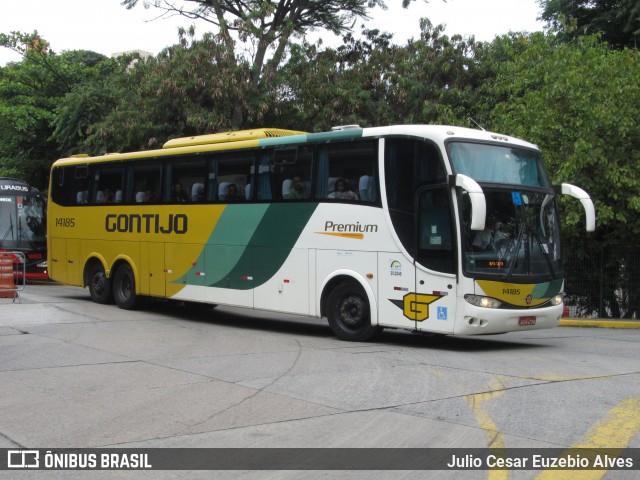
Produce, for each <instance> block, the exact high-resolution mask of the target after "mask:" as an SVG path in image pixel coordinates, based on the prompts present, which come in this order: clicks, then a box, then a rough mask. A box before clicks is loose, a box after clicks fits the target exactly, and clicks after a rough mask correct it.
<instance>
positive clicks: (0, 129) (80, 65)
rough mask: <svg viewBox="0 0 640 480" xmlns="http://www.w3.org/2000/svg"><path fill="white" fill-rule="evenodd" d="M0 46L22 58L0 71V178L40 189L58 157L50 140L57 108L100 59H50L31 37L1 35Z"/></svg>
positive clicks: (78, 54) (86, 55)
mask: <svg viewBox="0 0 640 480" xmlns="http://www.w3.org/2000/svg"><path fill="white" fill-rule="evenodd" d="M0 45H1V46H3V47H6V48H11V49H14V50H16V51H19V52H21V53H22V54H23V55H24V59H23V60H22V61H21V62H15V63H11V64H9V65H7V66H6V67H4V68H0V175H12V176H16V177H19V178H22V179H24V180H26V181H27V182H29V183H31V184H33V185H35V186H37V187H38V188H41V189H44V188H46V187H47V178H48V172H49V167H50V165H51V162H53V161H54V160H55V159H57V158H58V157H59V156H60V155H59V154H60V151H59V149H58V145H57V143H56V141H55V140H53V139H52V138H51V134H52V132H53V124H54V121H55V118H56V117H55V110H56V107H57V105H58V102H59V101H60V99H61V98H63V97H64V96H65V95H66V94H68V93H70V92H71V91H72V90H73V89H74V88H75V87H76V86H77V85H79V84H80V83H81V82H82V81H83V80H84V79H85V78H86V77H87V74H88V72H89V71H91V70H92V69H93V68H95V66H96V65H97V64H99V62H101V61H102V59H104V57H103V56H101V55H98V54H96V53H93V52H86V51H75V52H65V53H63V54H61V55H56V54H55V53H54V52H53V51H51V50H49V49H48V48H47V47H48V46H47V44H46V42H44V41H43V40H41V39H40V37H39V36H38V34H37V32H34V33H33V34H22V33H19V32H13V33H11V34H9V35H5V34H2V35H0Z"/></svg>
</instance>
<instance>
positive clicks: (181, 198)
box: [162, 157, 207, 203]
mask: <svg viewBox="0 0 640 480" xmlns="http://www.w3.org/2000/svg"><path fill="white" fill-rule="evenodd" d="M206 176H207V160H206V159H205V158H200V157H177V158H173V159H171V160H169V161H168V162H167V167H166V175H165V179H164V189H163V194H162V200H163V201H164V202H170V203H186V202H204V200H205V198H206V183H205V179H206Z"/></svg>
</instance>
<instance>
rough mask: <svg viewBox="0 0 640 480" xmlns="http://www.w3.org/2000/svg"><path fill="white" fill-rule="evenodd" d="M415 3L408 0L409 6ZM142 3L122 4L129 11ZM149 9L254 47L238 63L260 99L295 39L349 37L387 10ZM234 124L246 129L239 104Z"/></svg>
mask: <svg viewBox="0 0 640 480" xmlns="http://www.w3.org/2000/svg"><path fill="white" fill-rule="evenodd" d="M411 1H412V0H403V2H402V4H403V6H404V7H406V6H408V5H409V3H411ZM139 3H140V0H123V1H122V5H124V6H125V7H126V8H128V9H130V8H133V7H135V6H136V5H137V4H139ZM143 5H144V7H145V8H149V7H150V6H154V7H156V8H158V9H160V10H162V11H163V12H164V14H165V15H175V14H178V15H182V16H185V17H187V18H192V19H201V20H205V21H207V22H210V23H211V24H213V25H214V26H215V27H216V28H217V29H218V31H217V32H216V33H217V35H218V38H219V39H220V40H221V41H222V42H224V44H225V45H226V47H227V48H228V49H229V50H235V49H236V41H235V39H234V35H235V37H236V38H237V39H239V40H240V41H241V42H249V43H251V44H252V51H253V55H252V58H251V59H246V58H239V62H242V63H244V62H246V61H248V62H249V63H250V64H251V70H250V71H251V75H250V80H249V82H250V84H249V86H250V88H249V91H251V92H258V95H261V94H262V93H261V90H262V87H263V83H264V82H263V80H264V79H270V78H273V77H274V75H275V73H276V71H277V69H278V67H279V66H280V64H281V63H282V61H283V59H284V57H285V54H286V51H287V47H288V46H289V44H290V40H291V38H292V37H302V36H303V35H304V34H305V33H306V32H307V31H309V30H313V29H326V30H329V31H331V32H333V33H335V34H347V33H348V32H350V30H351V28H352V27H353V24H354V21H355V20H356V19H357V18H368V17H367V12H368V10H369V9H371V8H373V7H376V6H380V7H383V8H386V2H385V1H384V0H329V1H326V0H279V1H272V0H247V1H244V0H183V1H181V2H177V1H170V0H165V1H163V2H159V1H155V2H153V4H152V2H150V1H148V0H144V1H143ZM233 117H234V126H235V127H236V128H240V127H243V126H246V115H245V112H243V111H242V109H241V107H240V106H239V105H238V106H236V107H235V109H234V114H233Z"/></svg>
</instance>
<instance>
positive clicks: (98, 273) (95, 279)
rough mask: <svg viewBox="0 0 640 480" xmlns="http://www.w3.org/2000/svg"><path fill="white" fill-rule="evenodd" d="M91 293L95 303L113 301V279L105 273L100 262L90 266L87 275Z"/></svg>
mask: <svg viewBox="0 0 640 480" xmlns="http://www.w3.org/2000/svg"><path fill="white" fill-rule="evenodd" d="M87 284H88V285H89V294H90V295H91V300H93V301H94V302H95V303H100V304H103V305H104V304H107V303H113V290H112V289H111V279H110V278H108V277H107V275H106V274H105V273H104V268H102V265H101V264H100V263H98V262H95V263H93V264H92V265H91V266H90V267H89V271H88V275H87Z"/></svg>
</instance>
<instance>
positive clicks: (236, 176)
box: [209, 150, 268, 203]
mask: <svg viewBox="0 0 640 480" xmlns="http://www.w3.org/2000/svg"><path fill="white" fill-rule="evenodd" d="M262 153H263V152H260V154H262ZM255 159H256V152H255V151H251V150H250V151H246V152H228V153H225V154H223V155H220V156H218V157H216V158H214V159H213V160H212V162H211V165H210V167H209V188H210V189H212V188H213V189H214V191H215V196H216V197H217V198H215V200H216V201H219V202H231V203H233V202H242V201H245V200H250V199H251V197H250V195H251V194H252V192H253V190H254V188H253V187H254V185H255V183H254V182H255V175H254V173H255ZM267 170H268V168H267ZM267 175H268V173H267ZM267 178H268V177H267ZM231 185H234V186H233V187H231V192H230V191H229V187H230V186H231ZM247 194H248V195H249V196H247ZM210 197H211V193H210Z"/></svg>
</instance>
